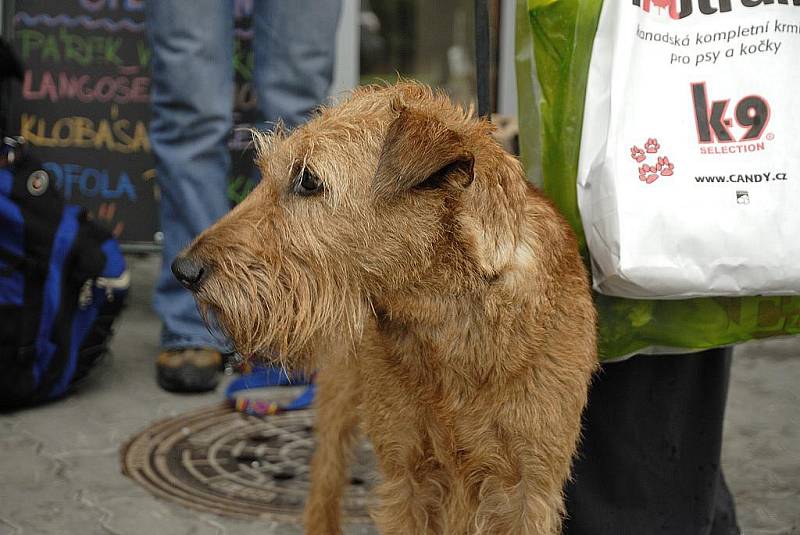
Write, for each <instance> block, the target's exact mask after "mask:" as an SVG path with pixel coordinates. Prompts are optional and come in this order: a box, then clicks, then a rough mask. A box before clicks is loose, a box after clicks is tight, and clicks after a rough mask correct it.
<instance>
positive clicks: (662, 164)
mask: <svg viewBox="0 0 800 535" xmlns="http://www.w3.org/2000/svg"><path fill="white" fill-rule="evenodd" d="M656 169H657V170H658V172H659V173H661V176H672V171H673V170H674V169H675V166H674V165H672V162H670V161H669V158H668V157H667V156H659V158H658V163H657V164H656Z"/></svg>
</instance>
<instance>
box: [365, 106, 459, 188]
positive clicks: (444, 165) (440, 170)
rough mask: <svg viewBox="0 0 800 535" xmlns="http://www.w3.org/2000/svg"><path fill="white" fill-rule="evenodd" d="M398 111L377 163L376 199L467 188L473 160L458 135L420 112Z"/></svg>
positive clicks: (412, 110)
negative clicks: (425, 190) (418, 190)
mask: <svg viewBox="0 0 800 535" xmlns="http://www.w3.org/2000/svg"><path fill="white" fill-rule="evenodd" d="M395 106H396V105H393V107H392V108H393V109H396V107H395ZM399 108H400V109H399V110H397V111H399V115H398V117H397V118H396V119H395V120H394V121H393V122H392V123H391V125H389V129H388V131H387V133H386V139H385V141H384V143H383V149H382V150H381V155H380V158H379V160H378V169H377V171H376V173H375V188H376V193H377V196H378V197H379V198H387V197H391V196H392V195H394V194H396V193H398V192H402V191H406V190H409V189H412V188H441V187H446V186H456V187H459V188H466V187H467V186H469V185H470V184H471V183H472V180H473V178H474V174H473V164H474V158H473V156H472V153H471V152H469V151H468V150H467V149H466V148H465V147H464V144H463V142H462V140H461V137H460V136H459V135H458V133H456V132H454V131H453V130H451V129H450V128H448V127H447V126H446V125H445V124H444V123H442V122H441V121H439V120H438V119H436V118H435V117H432V116H430V115H428V114H426V113H424V112H423V111H419V110H414V109H412V108H408V107H405V106H399Z"/></svg>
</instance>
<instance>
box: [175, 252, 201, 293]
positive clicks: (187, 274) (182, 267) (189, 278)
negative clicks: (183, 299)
mask: <svg viewBox="0 0 800 535" xmlns="http://www.w3.org/2000/svg"><path fill="white" fill-rule="evenodd" d="M172 273H173V274H174V275H175V278H176V279H178V281H179V282H180V283H181V284H182V285H183V286H184V287H185V288H188V289H189V290H196V289H197V288H199V287H200V284H202V282H203V280H204V279H205V278H206V275H207V274H208V268H207V267H206V266H204V265H203V263H202V262H201V261H200V260H198V259H197V258H194V257H191V256H185V255H181V256H179V257H178V258H176V259H175V261H174V262H172Z"/></svg>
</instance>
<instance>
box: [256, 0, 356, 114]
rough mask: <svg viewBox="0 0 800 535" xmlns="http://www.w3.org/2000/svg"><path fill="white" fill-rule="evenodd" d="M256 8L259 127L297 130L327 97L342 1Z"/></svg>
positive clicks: (276, 1) (269, 1) (279, 2)
mask: <svg viewBox="0 0 800 535" xmlns="http://www.w3.org/2000/svg"><path fill="white" fill-rule="evenodd" d="M254 8H255V9H254V13H253V27H254V33H255V35H254V38H253V47H254V60H255V72H254V82H255V89H256V98H257V100H258V107H259V110H260V112H261V114H262V119H263V120H264V121H265V123H266V124H265V125H259V127H263V128H266V129H269V128H271V127H272V123H274V122H276V121H278V120H279V119H280V120H282V121H283V123H284V124H285V125H286V126H287V127H289V128H293V127H295V126H297V125H298V124H301V123H303V122H305V120H306V119H307V118H308V115H309V113H310V112H311V111H312V110H313V109H314V108H315V107H316V106H318V105H319V104H322V103H323V101H324V99H325V98H326V97H327V95H328V90H329V89H330V85H331V81H332V79H333V62H334V57H335V49H336V46H335V45H336V26H337V23H338V20H339V12H340V8H341V0H292V1H291V2H286V1H284V0H261V1H258V2H256V3H255V6H254Z"/></svg>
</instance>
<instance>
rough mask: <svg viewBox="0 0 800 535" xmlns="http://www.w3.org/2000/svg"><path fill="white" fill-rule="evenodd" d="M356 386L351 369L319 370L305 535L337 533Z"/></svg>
mask: <svg viewBox="0 0 800 535" xmlns="http://www.w3.org/2000/svg"><path fill="white" fill-rule="evenodd" d="M358 403H359V385H358V376H357V373H356V372H355V370H350V369H347V367H346V366H344V365H343V364H341V363H340V365H339V366H337V367H335V368H333V367H330V368H325V369H322V370H320V372H319V373H318V375H317V399H316V401H315V404H316V409H317V414H316V439H317V447H316V451H315V452H314V456H313V459H312V460H311V491H310V493H309V496H308V501H307V502H306V508H305V521H304V523H305V529H306V533H308V534H309V535H336V534H339V533H341V532H342V531H341V500H342V494H343V493H344V489H345V487H346V485H347V482H348V480H349V465H350V461H351V460H352V456H353V449H354V447H355V441H356V438H357V428H358V415H357V409H358Z"/></svg>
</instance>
